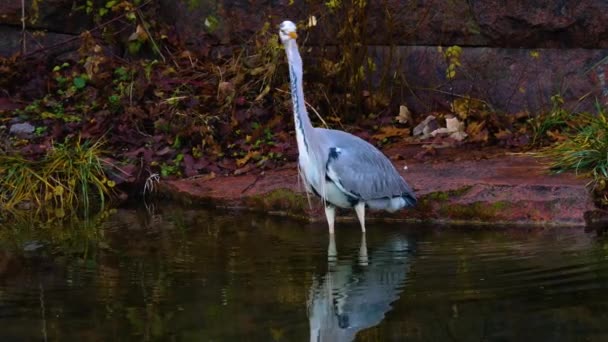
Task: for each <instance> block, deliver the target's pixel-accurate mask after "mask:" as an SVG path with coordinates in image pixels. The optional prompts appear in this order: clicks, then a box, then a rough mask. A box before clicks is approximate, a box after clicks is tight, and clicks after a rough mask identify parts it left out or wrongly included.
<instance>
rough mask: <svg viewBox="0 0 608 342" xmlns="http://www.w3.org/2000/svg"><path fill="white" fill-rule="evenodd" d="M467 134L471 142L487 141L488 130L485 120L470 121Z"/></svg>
mask: <svg viewBox="0 0 608 342" xmlns="http://www.w3.org/2000/svg"><path fill="white" fill-rule="evenodd" d="M467 134H468V135H469V141H471V142H487V141H488V130H487V129H486V128H485V122H483V121H481V122H477V121H473V122H470V123H469V125H468V126H467Z"/></svg>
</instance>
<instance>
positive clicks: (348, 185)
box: [317, 128, 415, 200]
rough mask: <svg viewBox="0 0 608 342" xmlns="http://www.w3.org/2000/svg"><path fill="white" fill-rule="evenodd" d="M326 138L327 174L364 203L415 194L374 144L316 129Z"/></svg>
mask: <svg viewBox="0 0 608 342" xmlns="http://www.w3.org/2000/svg"><path fill="white" fill-rule="evenodd" d="M317 129H318V130H320V132H319V134H322V135H323V136H324V137H326V142H327V145H328V146H326V153H327V156H328V157H327V162H326V173H327V177H328V178H330V179H331V180H332V181H333V182H334V183H335V184H336V185H337V186H338V187H340V188H341V189H342V190H343V191H345V192H347V193H348V194H349V195H351V196H355V197H357V198H361V199H363V200H371V199H378V198H385V197H396V196H403V195H408V196H410V197H412V198H415V195H414V192H413V191H412V189H411V188H410V187H409V185H408V184H407V183H406V181H405V180H404V179H403V177H401V175H400V174H399V173H398V172H397V170H396V169H395V167H394V166H393V164H392V163H391V161H390V160H389V159H388V158H387V157H386V156H385V155H384V154H382V152H380V151H379V150H378V149H377V148H375V147H374V146H373V145H371V144H370V143H368V142H367V141H365V140H363V139H361V138H359V137H356V136H354V135H352V134H349V133H346V132H343V131H337V130H331V129H323V128H317Z"/></svg>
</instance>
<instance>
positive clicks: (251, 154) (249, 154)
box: [236, 151, 260, 167]
mask: <svg viewBox="0 0 608 342" xmlns="http://www.w3.org/2000/svg"><path fill="white" fill-rule="evenodd" d="M259 155H260V151H249V152H247V154H246V155H245V156H244V157H243V158H239V159H237V160H236V166H238V167H242V166H243V165H245V164H247V162H249V160H251V158H254V157H257V156H259Z"/></svg>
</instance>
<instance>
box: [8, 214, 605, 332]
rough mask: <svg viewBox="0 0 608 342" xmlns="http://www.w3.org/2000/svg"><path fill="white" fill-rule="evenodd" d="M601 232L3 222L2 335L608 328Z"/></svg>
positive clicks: (159, 217)
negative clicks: (363, 232)
mask: <svg viewBox="0 0 608 342" xmlns="http://www.w3.org/2000/svg"><path fill="white" fill-rule="evenodd" d="M607 320H608V238H607V237H606V236H605V235H602V236H598V235H596V234H593V233H585V232H584V231H582V230H579V229H557V228H546V229H543V228H529V229H526V228H517V229H504V228H501V229H486V230H482V229H478V228H475V229H471V228H466V229H458V228H454V227H429V226H404V225H383V224H373V225H372V226H371V227H370V230H369V232H368V233H367V235H366V237H365V239H363V237H362V236H361V234H360V232H359V229H358V227H357V225H356V224H343V225H341V226H340V229H339V230H337V231H336V237H335V240H331V239H329V238H328V235H327V231H326V227H325V225H324V224H322V223H319V224H303V223H301V222H298V221H292V220H287V219H277V218H269V217H264V216H259V215H253V214H245V213H241V212H216V211H206V210H186V209H183V208H169V207H165V208H162V210H159V211H157V212H155V213H150V212H146V211H142V210H127V209H121V210H117V211H116V212H114V213H112V214H111V215H109V216H108V217H107V218H99V219H97V220H92V221H85V222H83V221H79V220H73V221H66V222H64V223H63V224H62V225H60V226H53V225H46V224H34V223H28V224H24V223H14V222H13V223H8V222H3V223H0V327H2V328H1V329H0V340H1V341H23V340H53V341H54V340H70V341H71V340H104V341H105V340H117V341H121V340H137V341H142V340H143V341H161V340H162V341H165V340H196V341H232V340H235V341H245V340H246V341H302V340H311V341H350V340H357V341H403V340H408V341H513V340H530V341H532V340H533V341H576V340H589V341H600V340H608V326H607V325H606V324H605V322H606V321H607Z"/></svg>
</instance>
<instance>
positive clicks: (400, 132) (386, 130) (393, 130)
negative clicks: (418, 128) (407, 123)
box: [372, 126, 410, 140]
mask: <svg viewBox="0 0 608 342" xmlns="http://www.w3.org/2000/svg"><path fill="white" fill-rule="evenodd" d="M409 135H410V129H409V128H397V127H395V126H384V127H381V128H380V132H378V133H376V134H374V135H372V138H374V139H376V140H384V139H388V138H393V137H407V136H409Z"/></svg>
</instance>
